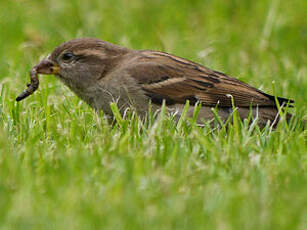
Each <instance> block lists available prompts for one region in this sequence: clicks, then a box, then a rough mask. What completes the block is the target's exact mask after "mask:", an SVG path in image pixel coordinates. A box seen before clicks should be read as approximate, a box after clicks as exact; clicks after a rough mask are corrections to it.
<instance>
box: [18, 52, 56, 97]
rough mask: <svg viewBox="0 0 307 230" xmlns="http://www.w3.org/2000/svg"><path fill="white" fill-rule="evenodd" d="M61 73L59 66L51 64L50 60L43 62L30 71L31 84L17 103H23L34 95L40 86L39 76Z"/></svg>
mask: <svg viewBox="0 0 307 230" xmlns="http://www.w3.org/2000/svg"><path fill="white" fill-rule="evenodd" d="M58 72H59V67H58V65H56V64H54V63H53V62H51V61H50V60H49V59H48V58H47V59H44V60H42V61H41V62H40V63H38V64H37V65H36V66H34V67H33V68H32V70H31V71H30V80H31V83H29V84H27V87H28V88H27V89H26V90H25V91H23V92H22V93H21V94H20V95H19V96H18V97H17V98H16V101H21V100H23V99H25V98H26V97H28V96H30V95H31V94H33V93H34V92H35V91H36V90H37V89H38V86H39V80H38V74H57V73H58Z"/></svg>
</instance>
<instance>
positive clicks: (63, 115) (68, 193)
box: [0, 0, 307, 230]
mask: <svg viewBox="0 0 307 230" xmlns="http://www.w3.org/2000/svg"><path fill="white" fill-rule="evenodd" d="M306 8H307V2H306V1H304V0H292V1H281V0H273V1H270V0H259V1H240V0H231V1H226V0H225V1H223V0H215V1H210V0H206V1H203V0H199V1H198V0H193V1H191V0H181V1H177V0H176V1H175V0H168V1H160V0H157V1H141V0H135V1H125V0H112V1H111V0H109V1H98V0H97V1H81V0H80V1H73V0H70V1H60V0H54V1H46V0H43V1H34V0H32V1H30V0H29V1H17V0H14V1H13V0H12V1H1V2H0V9H1V10H0V34H1V36H0V44H1V45H0V229H301V230H303V229H306V228H307V195H306V194H307V175H306V169H307V155H306V153H307V145H306V131H303V130H302V122H301V121H302V119H303V118H304V117H305V118H306V114H307V113H306V111H307V106H306V98H307V91H306V88H307V78H306V75H307V67H306V63H307V55H306V54H307V47H306V40H307V24H306V13H305V9H306ZM82 36H92V37H98V38H102V39H104V40H107V41H110V42H113V43H117V44H121V45H124V46H128V47H130V48H134V49H158V50H163V51H167V52H170V53H174V54H176V55H179V56H183V57H186V58H189V59H191V60H193V61H196V62H200V63H202V64H204V65H206V66H209V67H211V68H213V69H216V70H220V71H223V72H226V73H228V74H230V75H232V76H237V77H238V78H239V79H241V80H243V81H246V82H248V83H250V84H251V85H253V86H255V87H258V88H261V89H263V90H264V91H266V92H268V93H273V89H274V90H275V94H276V95H280V96H283V97H289V98H292V99H295V101H296V107H295V108H294V109H291V112H292V113H293V114H294V120H293V122H292V123H291V124H290V126H287V125H286V124H285V123H284V122H281V124H280V125H279V126H278V128H277V130H276V131H273V132H271V131H270V130H269V129H268V128H267V129H265V130H262V131H261V130H259V129H258V128H257V127H256V126H253V127H252V128H248V127H247V125H246V124H242V123H235V124H236V125H234V126H231V127H230V128H229V129H228V130H227V131H226V130H225V129H221V130H212V129H210V128H209V127H205V128H199V127H197V126H196V125H195V123H193V120H190V121H189V120H188V119H182V120H181V121H180V122H179V124H175V123H174V122H172V119H171V118H169V117H167V116H165V115H163V113H162V115H161V116H160V117H159V118H158V120H157V121H156V122H151V123H148V124H142V123H141V122H139V121H138V119H137V118H136V117H135V116H133V115H131V116H130V117H129V118H127V119H124V120H122V119H121V118H120V117H118V118H117V119H118V121H119V122H118V123H117V124H116V125H114V126H110V125H109V124H107V122H106V121H105V119H104V116H103V114H96V113H95V112H94V111H93V110H92V109H90V108H89V107H88V106H87V105H86V104H84V103H83V102H81V101H80V100H79V99H78V98H77V97H76V96H74V95H73V94H72V93H71V92H70V91H69V90H68V89H67V88H66V87H64V86H63V85H62V84H61V83H60V82H58V81H57V80H56V79H55V78H54V77H52V76H50V77H42V78H41V85H40V89H39V90H38V91H37V92H36V93H35V94H34V95H33V96H31V97H29V98H28V99H26V100H25V101H22V102H21V103H16V102H15V101H14V100H15V97H16V95H17V94H18V93H20V92H21V91H22V90H23V89H24V88H25V84H26V82H27V81H28V71H29V70H30V68H31V67H32V66H33V65H34V64H36V63H37V61H38V60H39V59H40V58H42V57H44V56H45V55H47V54H48V52H50V51H51V50H52V49H53V48H54V47H55V46H57V45H58V44H60V43H62V42H63V41H66V40H69V39H72V38H75V37H82ZM272 82H275V83H274V84H273V83H272ZM113 109H114V111H116V106H113ZM188 122H189V123H190V125H188Z"/></svg>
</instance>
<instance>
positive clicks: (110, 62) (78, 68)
mask: <svg viewBox="0 0 307 230" xmlns="http://www.w3.org/2000/svg"><path fill="white" fill-rule="evenodd" d="M126 52H128V49H125V48H122V47H119V46H116V45H113V44H110V43H108V42H104V41H102V40H99V39H93V38H79V39H74V40H71V41H68V42H65V43H63V44H61V45H60V46H58V47H57V48H55V49H54V50H53V52H52V53H51V54H50V55H48V56H47V57H46V58H45V59H44V60H42V61H41V62H40V63H38V64H37V65H36V69H37V73H38V74H54V75H56V76H58V77H59V78H60V79H61V80H62V81H63V82H64V83H65V84H66V85H68V86H69V87H70V88H73V89H74V90H76V88H77V90H85V89H86V88H87V87H91V86H93V84H94V85H95V84H97V81H98V80H99V79H101V78H103V77H104V75H105V74H106V72H108V71H109V70H110V69H111V68H113V67H114V65H116V63H117V62H116V59H118V58H119V57H120V56H121V55H122V54H125V53H126Z"/></svg>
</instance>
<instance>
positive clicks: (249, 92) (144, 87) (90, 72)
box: [16, 38, 294, 127]
mask: <svg viewBox="0 0 307 230" xmlns="http://www.w3.org/2000/svg"><path fill="white" fill-rule="evenodd" d="M37 74H54V75H56V76H57V77H58V78H59V79H60V80H61V81H62V82H63V83H64V84H65V85H67V86H68V87H69V88H70V89H71V90H72V91H73V92H74V93H75V94H77V96H79V97H80V98H81V99H82V100H84V101H85V102H86V103H87V104H89V105H90V106H91V107H93V108H94V109H96V110H103V111H104V113H105V114H107V115H109V116H111V117H112V111H111V108H110V103H111V102H116V103H117V105H118V107H119V110H120V112H121V113H122V114H124V112H125V111H126V110H127V109H129V108H133V109H135V111H136V112H137V113H138V115H139V116H141V117H145V116H146V113H147V112H148V108H149V104H150V102H151V106H152V109H153V111H158V110H159V109H160V108H161V105H162V103H163V101H164V102H165V105H166V107H167V108H168V110H169V111H170V112H174V113H175V114H176V116H178V117H179V116H180V114H181V113H182V111H183V108H184V105H185V103H186V101H187V100H189V104H190V107H189V109H188V113H187V115H188V116H192V114H193V108H194V106H195V105H196V104H197V103H200V104H202V107H201V109H200V112H199V116H198V122H199V123H201V122H203V121H206V120H213V119H214V113H213V111H212V108H217V110H218V115H219V116H220V117H221V119H222V120H224V121H225V120H227V118H228V117H229V116H230V115H231V114H232V112H233V108H234V107H233V106H235V107H236V108H237V110H238V114H239V116H240V118H241V119H245V118H248V116H249V113H250V111H252V116H253V117H254V118H255V117H258V124H259V126H260V127H264V126H265V125H266V123H267V122H268V121H270V122H271V123H274V122H275V123H277V122H276V121H278V120H279V118H278V117H279V116H278V109H277V105H276V100H275V97H274V96H272V95H268V94H266V93H264V92H262V91H260V90H258V89H256V88H254V87H252V86H250V85H248V84H246V83H243V82H241V81H239V80H237V79H235V78H232V77H229V76H227V75H226V74H224V73H221V72H218V71H214V70H211V69H209V68H207V67H204V66H202V65H200V64H197V63H194V62H192V61H189V60H186V59H184V58H181V57H177V56H174V55H171V54H168V53H165V52H159V51H151V50H131V49H127V48H123V47H120V46H117V45H114V44H111V43H108V42H105V41H102V40H98V39H94V38H81V39H74V40H71V41H68V42H66V43H63V44H62V45H60V46H59V47H57V48H56V49H55V50H54V51H53V52H52V53H51V54H50V55H49V56H48V57H47V58H45V59H44V60H42V61H41V62H40V63H39V64H37V65H36V66H34V67H33V69H32V71H31V84H28V89H27V90H25V91H24V92H23V93H22V94H21V95H20V96H19V97H18V98H17V99H16V100H17V101H19V100H22V99H23V98H25V97H27V96H29V95H30V94H32V93H33V92H34V91H35V90H36V89H37V88H38V79H37ZM277 101H278V102H279V103H280V105H284V104H286V103H293V102H294V101H293V100H290V99H286V98H282V97H277ZM250 109H251V110H250ZM290 117H291V115H290V114H287V119H290Z"/></svg>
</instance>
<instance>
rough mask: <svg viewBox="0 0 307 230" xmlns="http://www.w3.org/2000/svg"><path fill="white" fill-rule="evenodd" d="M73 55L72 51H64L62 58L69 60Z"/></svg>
mask: <svg viewBox="0 0 307 230" xmlns="http://www.w3.org/2000/svg"><path fill="white" fill-rule="evenodd" d="M73 57H74V55H73V54H72V53H64V54H63V56H62V59H63V60H64V61H70V60H71V59H73Z"/></svg>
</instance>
